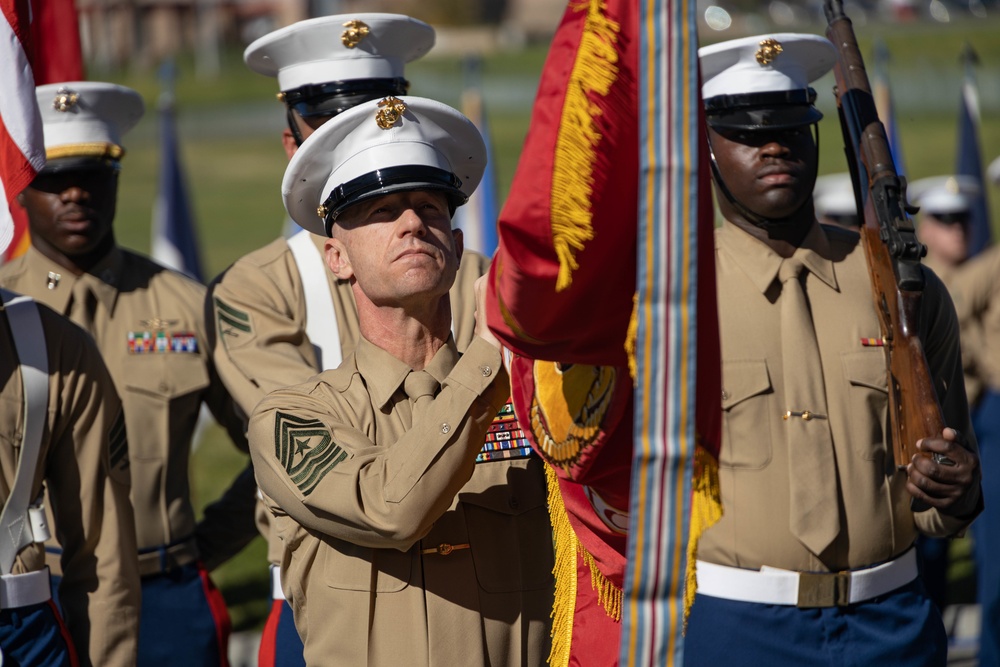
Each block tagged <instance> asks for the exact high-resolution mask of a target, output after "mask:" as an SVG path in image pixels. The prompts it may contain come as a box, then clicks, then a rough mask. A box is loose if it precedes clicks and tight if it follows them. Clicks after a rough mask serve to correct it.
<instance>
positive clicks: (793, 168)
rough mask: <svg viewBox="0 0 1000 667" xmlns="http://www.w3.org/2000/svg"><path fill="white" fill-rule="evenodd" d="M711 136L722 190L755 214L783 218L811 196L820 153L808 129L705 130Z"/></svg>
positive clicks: (802, 127) (808, 127) (803, 127)
mask: <svg viewBox="0 0 1000 667" xmlns="http://www.w3.org/2000/svg"><path fill="white" fill-rule="evenodd" d="M709 138H710V141H711V144H712V150H713V152H714V153H715V160H716V163H717V164H718V167H719V172H720V174H721V175H722V180H723V181H724V182H725V184H726V187H727V188H729V191H730V193H732V195H733V197H735V198H736V200H737V201H738V202H740V203H741V204H742V205H743V206H745V207H746V208H748V209H749V210H750V211H752V212H753V213H756V214H757V215H759V216H761V217H764V218H767V219H771V220H773V219H779V218H785V217H787V216H789V215H791V214H793V213H795V212H796V211H797V210H799V208H800V207H801V206H802V205H803V204H804V203H805V202H806V201H807V200H808V199H809V198H810V197H812V190H813V186H814V185H815V183H816V170H817V164H818V155H817V151H816V142H815V141H814V140H813V135H812V132H811V131H810V126H808V125H803V126H801V127H795V128H789V129H783V130H753V131H750V130H714V129H709Z"/></svg>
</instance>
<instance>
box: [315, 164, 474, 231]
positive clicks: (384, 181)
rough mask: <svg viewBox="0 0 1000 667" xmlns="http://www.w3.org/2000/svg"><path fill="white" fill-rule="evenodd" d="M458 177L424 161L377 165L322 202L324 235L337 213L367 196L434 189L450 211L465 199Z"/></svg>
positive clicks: (329, 228)
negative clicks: (446, 201) (413, 163)
mask: <svg viewBox="0 0 1000 667" xmlns="http://www.w3.org/2000/svg"><path fill="white" fill-rule="evenodd" d="M461 185H462V181H461V179H459V177H458V176H456V175H455V174H453V173H451V172H450V171H445V170H444V169H438V168H437V167H428V166H426V165H403V166H400V167H389V168H387V169H377V170H375V171H372V172H369V173H367V174H365V175H364V176H359V177H357V178H355V179H353V180H350V181H348V182H347V183H344V184H342V185H338V186H337V187H336V188H334V189H333V191H332V192H331V193H330V196H329V197H327V198H326V201H324V202H323V206H325V207H326V217H325V218H324V225H325V227H326V233H327V235H329V234H330V231H331V229H332V228H333V223H334V222H336V220H337V217H338V216H339V215H340V214H341V213H343V212H344V211H345V210H346V209H348V208H350V207H351V206H354V205H355V204H359V203H361V202H363V201H367V200H369V199H374V198H376V197H382V196H383V195H388V194H392V193H394V192H402V191H405V190H437V191H440V192H443V193H444V194H445V196H447V197H448V204H449V207H450V210H451V213H452V214H454V211H455V209H456V208H457V207H459V206H461V205H462V204H464V203H465V202H467V201H468V200H469V198H468V197H467V196H466V195H465V193H464V192H462V190H461Z"/></svg>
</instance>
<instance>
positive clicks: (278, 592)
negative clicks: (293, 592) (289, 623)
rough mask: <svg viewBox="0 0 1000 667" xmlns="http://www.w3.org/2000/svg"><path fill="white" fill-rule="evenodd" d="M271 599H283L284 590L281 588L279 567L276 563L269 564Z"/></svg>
mask: <svg viewBox="0 0 1000 667" xmlns="http://www.w3.org/2000/svg"><path fill="white" fill-rule="evenodd" d="M271 599H272V600H284V599H285V591H284V590H282V588H281V568H280V567H278V566H277V565H272V566H271Z"/></svg>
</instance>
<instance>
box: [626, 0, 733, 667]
mask: <svg viewBox="0 0 1000 667" xmlns="http://www.w3.org/2000/svg"><path fill="white" fill-rule="evenodd" d="M638 33H639V34H638V39H639V56H638V58H639V62H638V68H637V69H638V77H639V81H638V90H637V91H636V93H637V96H638V123H639V216H638V217H639V220H638V239H637V241H638V247H637V252H638V266H637V281H636V301H635V308H634V311H633V312H634V321H633V323H632V326H630V330H631V331H630V336H629V342H628V352H629V359H630V366H632V368H634V372H635V374H636V375H635V381H636V389H635V392H636V393H635V411H636V414H635V422H634V423H635V443H634V452H633V462H632V492H631V493H632V495H631V508H630V513H629V515H630V523H629V547H628V559H627V563H628V566H627V570H626V576H625V609H624V613H623V619H622V621H623V627H622V641H621V660H620V661H621V664H622V665H644V666H645V665H680V664H682V663H683V642H682V641H681V635H682V633H683V628H684V618H685V614H686V610H687V607H688V606H689V605H690V600H692V599H693V595H694V588H693V582H694V577H693V569H692V568H693V565H694V553H695V550H696V548H697V540H698V537H699V536H700V535H701V533H702V532H703V531H704V530H705V529H707V528H708V527H709V526H711V525H712V523H714V522H715V521H716V520H718V518H719V516H721V500H720V496H719V487H718V467H717V466H718V463H717V461H718V451H719V449H718V447H719V419H720V413H721V410H720V407H719V396H720V392H721V387H720V379H719V374H720V373H719V362H718V354H719V347H718V323H717V319H716V318H717V315H716V306H715V267H714V255H713V251H712V248H713V235H712V234H713V233H712V207H711V200H710V199H709V195H710V188H711V186H710V184H709V180H708V171H707V163H708V162H707V156H706V153H707V150H706V148H707V143H706V141H705V139H704V134H703V132H704V129H703V128H704V126H703V118H702V115H701V103H700V99H701V96H700V90H699V89H700V85H699V79H698V39H697V31H696V23H695V2H694V0H639V29H638ZM633 334H634V337H633ZM633 364H634V365H633Z"/></svg>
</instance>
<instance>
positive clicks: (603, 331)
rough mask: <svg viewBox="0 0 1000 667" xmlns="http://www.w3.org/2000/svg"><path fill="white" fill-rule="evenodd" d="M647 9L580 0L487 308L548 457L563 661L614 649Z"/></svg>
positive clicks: (555, 657) (539, 107)
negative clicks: (640, 58) (640, 64)
mask: <svg viewBox="0 0 1000 667" xmlns="http://www.w3.org/2000/svg"><path fill="white" fill-rule="evenodd" d="M636 12H637V3H636V2H635V0H606V1H601V0H589V1H587V2H578V1H574V2H570V3H569V6H568V7H567V9H566V12H565V14H564V16H563V19H562V22H561V24H560V25H559V27H558V29H557V31H556V34H555V36H554V37H553V41H552V46H551V48H550V50H549V55H548V58H547V60H546V62H545V67H544V69H543V71H542V76H541V81H540V83H539V88H538V93H537V96H536V99H535V105H534V110H533V114H532V119H531V125H530V128H529V130H528V135H527V138H526V140H525V145H524V149H523V151H522V153H521V159H520V162H519V164H518V168H517V172H516V173H515V175H514V180H513V183H512V185H511V190H510V194H509V196H508V197H507V200H506V204H505V205H504V208H503V210H502V212H501V214H500V219H499V223H498V229H499V236H500V243H499V247H498V250H497V254H496V256H495V258H494V261H493V264H492V269H491V276H490V286H489V296H488V304H487V308H488V319H489V322H490V326H491V328H493V330H494V332H495V333H496V334H497V337H498V338H500V340H501V341H502V342H503V344H504V346H505V347H506V348H507V350H508V351H509V352H508V354H507V356H506V359H507V361H508V363H509V367H510V375H511V398H512V401H513V403H514V406H515V410H516V411H517V415H518V419H519V421H520V422H521V423H522V424H525V425H527V426H528V428H526V430H527V431H529V438H530V439H531V441H532V445H533V446H534V448H535V450H536V451H537V452H538V453H539V454H540V455H541V456H542V457H543V458H544V459H545V460H546V462H547V463H548V465H547V466H546V470H547V473H548V478H549V512H550V518H551V520H552V525H553V534H554V542H555V548H556V554H555V557H556V566H555V576H556V597H555V603H554V605H555V606H554V610H553V629H552V652H551V655H550V658H549V664H550V665H552V666H553V667H562V666H564V665H571V664H595V665H597V664H600V665H611V664H615V663H616V662H617V658H618V647H619V643H618V642H619V637H620V633H621V613H622V594H623V593H622V590H623V584H624V577H625V552H626V546H627V545H626V533H627V528H628V509H629V485H630V471H631V452H632V445H631V443H632V404H633V401H632V379H631V377H630V376H629V370H628V354H627V352H626V338H627V336H628V330H629V321H630V317H631V314H632V303H633V295H634V293H635V289H636V216H637V182H638V131H637V126H638V123H637V118H638V115H637V109H636V92H635V90H636V62H637V58H636V47H637V38H636V22H637V13H636ZM581 660H582V661H583V662H580V661H581Z"/></svg>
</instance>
